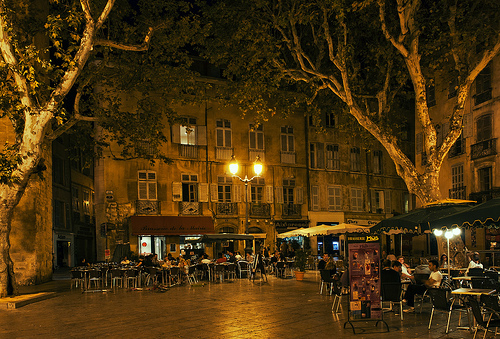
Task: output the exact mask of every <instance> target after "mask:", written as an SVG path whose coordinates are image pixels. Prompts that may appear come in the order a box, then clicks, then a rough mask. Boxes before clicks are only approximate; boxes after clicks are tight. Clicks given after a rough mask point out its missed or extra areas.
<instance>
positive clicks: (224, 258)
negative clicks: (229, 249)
mask: <svg viewBox="0 0 500 339" xmlns="http://www.w3.org/2000/svg"><path fill="white" fill-rule="evenodd" d="M226 261H227V258H226V256H225V255H223V254H222V253H219V259H217V260H216V261H215V262H216V263H217V264H222V263H223V262H226Z"/></svg>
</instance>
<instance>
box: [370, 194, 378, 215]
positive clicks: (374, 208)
mask: <svg viewBox="0 0 500 339" xmlns="http://www.w3.org/2000/svg"><path fill="white" fill-rule="evenodd" d="M370 192H371V204H372V206H371V207H372V208H371V212H372V213H377V192H376V191H375V190H371V191H370Z"/></svg>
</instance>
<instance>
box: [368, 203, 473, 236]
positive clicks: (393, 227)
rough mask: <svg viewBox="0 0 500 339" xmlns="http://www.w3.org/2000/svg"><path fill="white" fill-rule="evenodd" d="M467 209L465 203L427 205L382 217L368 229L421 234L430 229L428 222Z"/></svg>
mask: <svg viewBox="0 0 500 339" xmlns="http://www.w3.org/2000/svg"><path fill="white" fill-rule="evenodd" d="M469 209H470V206H469V205H467V204H444V205H430V206H428V207H424V208H419V209H416V210H413V211H411V212H409V213H406V214H400V215H397V216H395V217H392V218H388V219H384V220H382V221H381V222H379V223H378V224H376V225H375V226H373V227H372V228H371V229H370V231H371V233H387V234H400V233H414V234H422V233H423V232H426V231H427V232H429V231H430V228H429V223H430V222H432V221H434V220H437V219H439V218H443V217H445V216H448V215H451V214H454V213H458V212H463V211H466V210H469Z"/></svg>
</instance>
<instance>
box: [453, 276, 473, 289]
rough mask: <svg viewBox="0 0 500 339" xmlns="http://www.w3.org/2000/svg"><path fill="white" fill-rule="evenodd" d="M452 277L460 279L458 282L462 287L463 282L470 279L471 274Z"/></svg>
mask: <svg viewBox="0 0 500 339" xmlns="http://www.w3.org/2000/svg"><path fill="white" fill-rule="evenodd" d="M451 279H453V280H458V282H459V283H460V287H462V284H463V282H464V281H470V280H471V279H470V276H460V277H452V278H451Z"/></svg>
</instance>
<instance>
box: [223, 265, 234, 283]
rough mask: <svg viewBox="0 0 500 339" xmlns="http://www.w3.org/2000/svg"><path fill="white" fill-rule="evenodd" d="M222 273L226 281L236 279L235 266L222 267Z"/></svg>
mask: <svg viewBox="0 0 500 339" xmlns="http://www.w3.org/2000/svg"><path fill="white" fill-rule="evenodd" d="M224 273H225V274H226V277H227V279H228V280H234V279H236V264H234V263H230V264H227V265H225V266H224Z"/></svg>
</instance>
